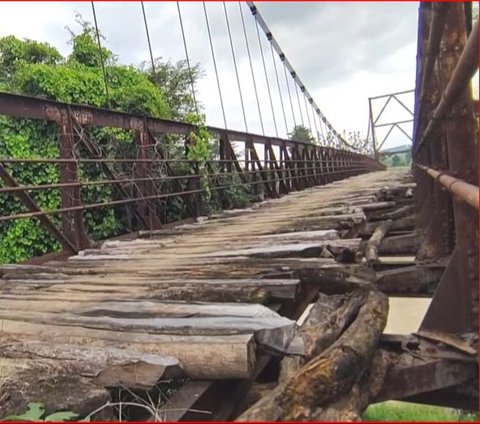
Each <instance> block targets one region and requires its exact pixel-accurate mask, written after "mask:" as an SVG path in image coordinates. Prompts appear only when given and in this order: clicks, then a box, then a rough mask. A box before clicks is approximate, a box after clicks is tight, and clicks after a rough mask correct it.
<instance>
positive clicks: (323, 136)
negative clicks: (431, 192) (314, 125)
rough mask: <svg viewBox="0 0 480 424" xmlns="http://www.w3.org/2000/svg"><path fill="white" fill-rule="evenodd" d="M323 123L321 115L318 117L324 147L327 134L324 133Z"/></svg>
mask: <svg viewBox="0 0 480 424" xmlns="http://www.w3.org/2000/svg"><path fill="white" fill-rule="evenodd" d="M322 124H323V122H322V118H320V115H318V125H319V126H320V132H321V133H322V141H323V143H322V144H323V145H325V143H326V141H327V140H326V138H325V133H324V132H323V125H322Z"/></svg>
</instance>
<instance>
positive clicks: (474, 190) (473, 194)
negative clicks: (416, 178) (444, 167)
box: [415, 164, 478, 210]
mask: <svg viewBox="0 0 480 424" xmlns="http://www.w3.org/2000/svg"><path fill="white" fill-rule="evenodd" d="M415 165H416V166H417V167H418V168H420V169H422V170H423V171H425V172H426V173H427V174H428V175H430V176H431V177H432V178H435V180H437V181H438V182H439V183H440V184H441V185H442V186H444V187H445V188H446V189H447V190H448V191H449V192H450V193H452V194H454V195H455V196H457V197H458V198H459V199H460V200H463V201H464V202H465V203H468V204H469V205H470V206H472V207H473V208H475V209H477V210H478V187H477V186H475V185H473V184H469V183H466V182H465V181H463V180H459V179H458V178H454V177H451V176H450V175H447V174H445V173H444V172H443V171H436V170H435V169H432V168H429V167H428V166H424V165H419V164H415Z"/></svg>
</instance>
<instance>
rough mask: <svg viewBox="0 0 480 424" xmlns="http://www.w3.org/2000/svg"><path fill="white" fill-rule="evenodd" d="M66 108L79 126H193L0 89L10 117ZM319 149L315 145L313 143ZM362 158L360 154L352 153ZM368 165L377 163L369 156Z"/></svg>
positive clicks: (249, 137)
mask: <svg viewBox="0 0 480 424" xmlns="http://www.w3.org/2000/svg"><path fill="white" fill-rule="evenodd" d="M67 109H70V111H71V113H72V116H73V117H74V118H75V119H76V120H77V121H78V122H79V123H80V124H81V125H83V126H96V127H115V128H124V129H130V130H140V129H142V127H143V125H144V122H146V126H147V128H148V130H149V131H151V132H153V133H162V134H178V135H188V134H190V132H191V131H194V130H195V126H194V125H192V124H189V123H186V122H177V121H171V120H168V119H160V118H151V117H143V116H137V115H132V114H129V113H125V112H118V111H112V110H107V109H101V108H96V107H93V106H86V105H78V104H69V103H63V102H58V101H55V100H49V99H43V98H37V97H30V96H24V95H19V94H11V93H5V92H0V115H5V116H11V117H14V118H26V119H38V120H47V121H54V122H59V120H60V117H61V114H62V111H65V110H67ZM207 130H208V131H209V132H210V133H212V135H214V136H216V137H221V136H222V135H223V134H227V135H228V138H229V139H230V140H231V141H241V142H250V141H251V142H253V143H258V144H266V143H268V142H269V141H271V143H272V145H274V146H282V145H283V144H286V145H287V146H288V147H292V146H295V145H310V144H309V143H305V142H301V141H294V140H289V139H282V138H279V137H267V136H263V135H260V134H251V133H246V132H242V131H235V130H225V129H224V128H217V127H212V126H208V127H207ZM316 148H319V146H316ZM355 154H357V155H358V156H359V157H363V155H361V154H360V153H355ZM371 164H372V166H380V167H381V165H380V164H378V163H375V161H374V160H373V159H371Z"/></svg>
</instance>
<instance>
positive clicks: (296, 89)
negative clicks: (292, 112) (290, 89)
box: [292, 73, 305, 127]
mask: <svg viewBox="0 0 480 424" xmlns="http://www.w3.org/2000/svg"><path fill="white" fill-rule="evenodd" d="M294 74H295V73H293V74H292V77H293V84H294V86H295V92H296V93H297V101H298V110H299V111H300V120H301V121H302V127H304V126H305V122H304V121H303V113H302V107H301V103H300V96H299V94H298V84H297V82H296V81H295V75H294Z"/></svg>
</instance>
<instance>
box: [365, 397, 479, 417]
mask: <svg viewBox="0 0 480 424" xmlns="http://www.w3.org/2000/svg"><path fill="white" fill-rule="evenodd" d="M362 420H363V421H396V422H398V421H423V422H434V421H449V422H452V421H474V422H478V414H473V413H466V412H464V411H461V410H457V409H451V408H443V407H438V406H430V405H420V404H414V403H405V402H396V401H389V402H382V403H377V404H374V405H370V406H369V407H368V408H367V410H366V411H365V412H364V414H363V416H362Z"/></svg>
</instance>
